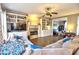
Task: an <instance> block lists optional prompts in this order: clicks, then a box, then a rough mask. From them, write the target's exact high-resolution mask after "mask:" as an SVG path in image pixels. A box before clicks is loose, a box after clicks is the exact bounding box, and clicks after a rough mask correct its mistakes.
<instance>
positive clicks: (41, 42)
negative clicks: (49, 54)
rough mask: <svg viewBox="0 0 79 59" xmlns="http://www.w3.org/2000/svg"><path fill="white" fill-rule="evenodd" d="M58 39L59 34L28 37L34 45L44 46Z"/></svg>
mask: <svg viewBox="0 0 79 59" xmlns="http://www.w3.org/2000/svg"><path fill="white" fill-rule="evenodd" d="M60 39H61V38H60V37H59V36H46V37H39V38H36V39H29V40H30V41H31V42H32V43H34V44H36V45H40V46H46V45H49V44H52V43H55V42H57V41H58V40H60Z"/></svg>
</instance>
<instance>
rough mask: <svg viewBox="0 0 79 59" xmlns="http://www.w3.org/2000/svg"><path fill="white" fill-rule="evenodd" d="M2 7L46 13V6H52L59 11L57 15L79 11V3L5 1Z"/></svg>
mask: <svg viewBox="0 0 79 59" xmlns="http://www.w3.org/2000/svg"><path fill="white" fill-rule="evenodd" d="M2 7H3V8H4V9H7V10H10V11H11V10H12V11H17V12H22V13H28V14H40V13H44V10H45V8H46V7H51V8H52V11H56V12H58V15H54V16H55V17H56V16H62V15H68V14H74V13H79V4H77V3H50V4H49V3H3V4H2Z"/></svg>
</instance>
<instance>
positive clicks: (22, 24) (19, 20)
mask: <svg viewBox="0 0 79 59" xmlns="http://www.w3.org/2000/svg"><path fill="white" fill-rule="evenodd" d="M6 18H7V31H8V32H11V31H16V30H19V31H20V30H26V15H20V14H14V13H7V14H6Z"/></svg>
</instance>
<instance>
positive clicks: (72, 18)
mask: <svg viewBox="0 0 79 59" xmlns="http://www.w3.org/2000/svg"><path fill="white" fill-rule="evenodd" d="M78 15H79V14H74V15H69V16H67V32H75V33H76V31H77V16H78Z"/></svg>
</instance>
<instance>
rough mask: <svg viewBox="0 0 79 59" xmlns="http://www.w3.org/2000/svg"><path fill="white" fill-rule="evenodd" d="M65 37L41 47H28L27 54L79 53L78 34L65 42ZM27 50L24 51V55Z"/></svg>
mask: <svg viewBox="0 0 79 59" xmlns="http://www.w3.org/2000/svg"><path fill="white" fill-rule="evenodd" d="M63 40H64V39H61V40H59V41H57V42H56V43H53V44H50V45H47V46H46V47H43V48H41V49H31V48H30V49H29V48H28V49H27V50H26V51H28V50H29V52H28V53H27V55H79V37H78V36H76V37H74V38H73V39H71V40H69V41H67V42H63ZM25 54H26V52H25V53H24V55H25Z"/></svg>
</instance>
